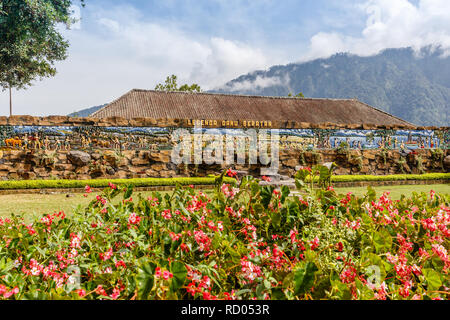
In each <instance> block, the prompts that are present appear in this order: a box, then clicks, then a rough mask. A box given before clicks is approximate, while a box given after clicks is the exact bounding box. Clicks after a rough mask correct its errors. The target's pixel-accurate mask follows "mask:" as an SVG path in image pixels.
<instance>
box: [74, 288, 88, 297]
mask: <svg viewBox="0 0 450 320" xmlns="http://www.w3.org/2000/svg"><path fill="white" fill-rule="evenodd" d="M75 292H76V293H77V294H78V296H79V297H80V298H83V297H84V296H86V290H84V289H78V290H75Z"/></svg>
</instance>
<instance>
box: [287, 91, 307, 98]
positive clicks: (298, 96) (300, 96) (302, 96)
mask: <svg viewBox="0 0 450 320" xmlns="http://www.w3.org/2000/svg"><path fill="white" fill-rule="evenodd" d="M288 97H293V95H292V93H291V92H289V94H288ZM304 97H305V96H304V95H303V93H302V92H299V93H298V94H297V95H295V98H304Z"/></svg>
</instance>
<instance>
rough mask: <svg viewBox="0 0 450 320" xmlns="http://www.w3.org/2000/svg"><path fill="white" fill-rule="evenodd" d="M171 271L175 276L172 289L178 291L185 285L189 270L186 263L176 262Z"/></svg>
mask: <svg viewBox="0 0 450 320" xmlns="http://www.w3.org/2000/svg"><path fill="white" fill-rule="evenodd" d="M170 271H171V272H172V274H173V278H172V284H171V289H172V291H176V290H178V289H179V288H181V287H182V286H183V285H184V282H185V281H186V276H187V269H186V266H185V265H184V263H182V262H179V261H175V262H173V263H172V265H171V266H170Z"/></svg>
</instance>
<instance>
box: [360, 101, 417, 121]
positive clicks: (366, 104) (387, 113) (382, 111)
mask: <svg viewBox="0 0 450 320" xmlns="http://www.w3.org/2000/svg"><path fill="white" fill-rule="evenodd" d="M358 101H359V100H358ZM359 102H360V103H362V104H363V105H365V106H366V107H369V108H372V109H374V110H376V111H378V112H381V113H384V114H386V115H388V116H390V117H392V118H395V119H397V120H400V121H403V122H405V123H407V124H409V125H412V126H416V125H415V124H413V123H411V122H409V121H406V120H404V119H402V118H399V117H397V116H394V115H393V114H390V113H389V112H386V111H384V110H381V109H378V108H376V107H374V106H371V105H370V104H368V103H365V102H363V101H359Z"/></svg>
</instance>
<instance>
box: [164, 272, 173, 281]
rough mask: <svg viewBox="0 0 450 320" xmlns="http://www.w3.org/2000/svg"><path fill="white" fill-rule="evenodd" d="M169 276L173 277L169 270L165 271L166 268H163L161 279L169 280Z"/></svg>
mask: <svg viewBox="0 0 450 320" xmlns="http://www.w3.org/2000/svg"><path fill="white" fill-rule="evenodd" d="M170 278H173V274H172V273H170V272H169V271H167V270H164V272H163V279H164V280H169V279H170Z"/></svg>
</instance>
